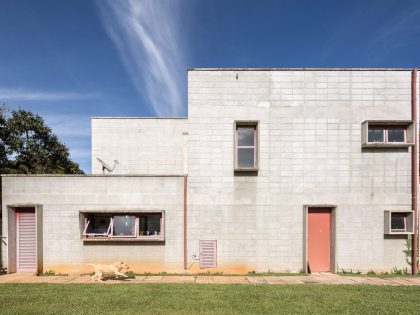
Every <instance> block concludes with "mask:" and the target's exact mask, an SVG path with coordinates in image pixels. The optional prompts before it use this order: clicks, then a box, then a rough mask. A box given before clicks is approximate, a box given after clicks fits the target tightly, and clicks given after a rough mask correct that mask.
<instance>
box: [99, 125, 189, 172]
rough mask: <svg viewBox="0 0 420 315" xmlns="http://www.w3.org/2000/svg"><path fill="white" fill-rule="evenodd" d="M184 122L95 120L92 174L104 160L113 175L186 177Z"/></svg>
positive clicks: (185, 129)
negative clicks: (100, 160) (116, 161)
mask: <svg viewBox="0 0 420 315" xmlns="http://www.w3.org/2000/svg"><path fill="white" fill-rule="evenodd" d="M186 139H187V120H186V119H185V118H170V119H164V118H114V117H110V118H92V173H93V174H102V165H101V164H100V163H99V162H98V160H97V159H96V158H97V157H99V158H101V159H102V160H104V161H105V162H106V163H108V164H109V165H110V166H111V167H112V166H113V165H114V160H118V161H119V164H117V165H116V167H115V170H114V172H113V174H141V175H182V174H186V173H187V166H188V160H187V156H188V155H187V153H188V152H187V142H186Z"/></svg>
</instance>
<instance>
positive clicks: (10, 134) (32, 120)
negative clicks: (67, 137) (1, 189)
mask: <svg viewBox="0 0 420 315" xmlns="http://www.w3.org/2000/svg"><path fill="white" fill-rule="evenodd" d="M0 173H1V174H83V171H82V170H81V169H80V168H79V164H77V163H75V162H73V161H72V160H71V159H70V154H69V150H68V148H67V147H66V146H65V145H64V144H63V143H62V142H60V140H59V139H58V137H57V136H56V135H55V134H54V133H53V132H52V130H51V128H49V127H48V126H47V125H46V124H45V122H44V120H43V119H42V117H41V116H39V115H36V114H33V113H32V112H30V111H26V110H23V109H18V110H13V111H11V113H10V115H7V110H6V109H5V108H4V107H0Z"/></svg>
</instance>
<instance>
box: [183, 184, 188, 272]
mask: <svg viewBox="0 0 420 315" xmlns="http://www.w3.org/2000/svg"><path fill="white" fill-rule="evenodd" d="M187 268H188V259H187V176H184V270H187Z"/></svg>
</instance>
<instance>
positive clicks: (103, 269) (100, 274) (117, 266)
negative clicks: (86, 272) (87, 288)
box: [87, 261, 129, 282]
mask: <svg viewBox="0 0 420 315" xmlns="http://www.w3.org/2000/svg"><path fill="white" fill-rule="evenodd" d="M87 265H88V266H93V267H94V268H95V274H94V275H93V276H92V280H93V281H94V280H95V278H97V279H98V280H99V281H101V282H102V281H103V280H102V279H103V278H105V277H120V276H121V277H124V278H128V276H127V275H125V274H123V273H122V272H121V270H123V269H126V270H128V269H129V267H128V266H127V264H126V263H124V262H122V261H121V262H115V263H113V264H110V265H96V264H87Z"/></svg>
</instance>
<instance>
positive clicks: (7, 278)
mask: <svg viewBox="0 0 420 315" xmlns="http://www.w3.org/2000/svg"><path fill="white" fill-rule="evenodd" d="M0 283H59V284H67V283H98V282H96V281H95V282H94V281H92V280H91V277H90V276H76V275H74V276H40V277H37V276H34V275H32V274H25V273H13V274H7V275H2V276H0ZM103 283H107V284H111V283H197V284H200V283H212V284H368V285H420V277H410V276H406V277H387V278H379V277H368V276H340V275H337V274H331V273H315V274H311V275H307V276H304V275H302V276H136V277H135V278H129V279H127V280H115V279H109V280H105V281H104V282H103Z"/></svg>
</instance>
